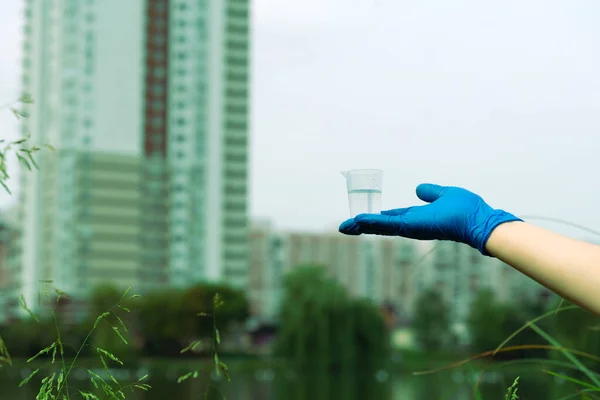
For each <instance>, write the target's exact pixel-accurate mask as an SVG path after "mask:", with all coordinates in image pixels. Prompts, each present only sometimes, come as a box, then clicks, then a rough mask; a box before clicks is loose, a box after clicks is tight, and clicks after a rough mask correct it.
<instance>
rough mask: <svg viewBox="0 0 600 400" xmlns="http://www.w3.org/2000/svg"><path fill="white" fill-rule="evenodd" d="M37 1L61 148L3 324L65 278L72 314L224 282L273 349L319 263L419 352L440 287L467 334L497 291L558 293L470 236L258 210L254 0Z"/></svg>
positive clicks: (42, 71)
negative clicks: (362, 226)
mask: <svg viewBox="0 0 600 400" xmlns="http://www.w3.org/2000/svg"><path fill="white" fill-rule="evenodd" d="M25 4H26V8H25V13H24V18H25V21H24V22H25V24H24V34H25V36H24V37H25V39H24V43H23V49H24V59H23V75H22V77H23V78H22V86H23V92H25V93H28V94H30V95H31V96H32V98H33V99H34V102H33V103H32V104H27V105H24V110H25V111H26V112H27V113H28V114H29V117H28V118H25V119H23V122H22V134H23V136H27V135H28V134H31V139H30V140H31V141H32V142H33V143H35V144H38V145H39V144H50V145H52V146H53V147H54V148H55V149H56V150H55V151H49V150H48V151H46V150H45V149H43V150H42V151H40V152H39V154H38V156H37V161H38V164H39V171H33V172H31V173H28V172H27V173H23V174H21V176H22V178H21V182H20V188H21V190H20V192H19V193H20V194H19V196H20V197H19V199H18V203H17V204H18V206H17V208H16V209H11V210H7V211H6V212H5V213H4V215H3V216H2V220H1V225H0V229H1V230H0V292H1V293H2V296H0V324H3V325H7V324H11V323H14V322H15V321H17V320H19V319H22V318H23V317H26V315H27V314H26V312H25V311H24V309H23V304H24V303H25V304H27V306H28V308H29V309H31V310H32V311H33V312H41V311H42V305H41V302H40V301H39V296H40V293H43V291H44V285H45V284H46V283H48V282H50V281H51V283H52V285H53V287H55V288H58V289H59V290H60V291H61V292H64V293H66V294H68V296H69V298H70V301H69V303H68V307H67V310H68V311H66V314H68V315H69V318H72V320H74V321H82V320H85V318H87V315H88V314H89V312H90V307H89V305H90V302H89V299H90V296H92V294H93V293H95V292H94V291H95V290H96V289H97V288H100V287H107V286H110V287H113V288H115V289H116V290H119V291H121V292H122V291H124V290H125V289H126V288H127V287H132V288H133V290H134V291H135V292H136V293H140V294H141V295H142V296H146V295H151V294H152V293H156V292H158V291H168V290H181V291H185V290H188V289H190V288H193V287H195V286H196V285H198V284H211V285H225V286H227V287H230V288H231V290H237V291H239V292H241V293H243V294H244V295H245V296H246V298H247V303H248V312H247V316H246V317H245V318H243V321H242V322H243V324H242V325H241V327H237V328H236V330H234V331H235V332H237V334H242V333H244V334H245V335H250V336H252V335H254V336H253V337H250V338H248V339H247V340H246V341H243V343H242V344H239V343H238V344H239V346H245V347H243V350H244V351H245V352H252V351H257V352H262V351H264V352H265V354H271V353H272V351H273V350H272V346H270V345H269V343H270V342H268V341H267V342H268V343H267V345H266V347H265V349H262V347H261V346H262V345H263V344H265V342H264V340H263V339H260V338H258V337H257V335H259V336H260V334H259V333H257V332H263V336H264V335H266V336H269V335H270V334H268V333H264V332H272V336H273V337H275V336H277V332H278V327H279V325H280V322H281V321H280V317H281V316H282V311H281V310H282V304H283V303H284V302H285V299H286V293H284V291H285V287H286V284H285V282H286V276H289V275H290V273H291V272H293V271H294V270H296V269H298V268H301V267H307V266H313V267H317V268H321V269H322V270H323V271H324V274H325V276H326V277H327V279H331V280H333V281H334V282H336V284H337V285H339V286H340V287H342V288H343V289H344V292H345V293H346V294H347V295H348V296H349V297H351V298H353V299H360V300H367V301H369V302H370V303H371V304H375V305H376V306H377V307H378V308H379V309H380V310H381V313H382V315H384V317H385V321H386V326H387V327H388V329H389V331H390V340H391V343H392V345H393V346H394V347H395V348H396V349H416V348H418V347H419V344H418V343H417V342H418V340H417V338H415V335H414V333H412V330H411V327H412V324H413V321H414V320H415V318H416V317H417V315H416V314H417V313H418V311H417V310H418V307H419V298H420V295H421V294H422V293H425V292H427V291H428V290H432V291H434V292H436V293H438V294H439V295H440V297H441V298H442V300H443V302H444V303H445V304H446V305H447V306H448V310H447V316H448V318H449V327H450V330H451V333H452V335H453V337H454V338H456V343H457V344H458V346H467V345H469V344H470V343H471V338H470V333H469V329H468V326H469V318H470V313H471V308H472V305H473V303H474V302H475V301H476V299H477V298H478V296H479V294H480V293H481V291H482V290H484V289H487V290H488V291H490V292H491V293H493V295H494V296H495V298H496V299H497V300H498V301H499V302H503V303H510V302H516V301H519V302H538V301H542V302H547V301H548V299H550V297H551V296H550V295H549V293H548V292H547V291H546V290H545V289H543V288H542V287H541V286H540V285H538V284H537V283H535V282H534V281H532V280H530V279H529V278H527V277H525V276H523V275H522V274H520V273H518V272H516V271H514V270H513V269H512V268H510V267H508V266H506V265H504V264H502V263H501V262H499V261H498V260H496V259H493V258H490V257H484V256H482V255H480V254H479V253H478V252H477V251H476V250H474V249H472V248H470V247H468V246H465V245H461V244H456V243H450V242H431V243H429V242H417V241H411V240H406V239H401V238H383V237H347V236H343V235H341V234H339V233H338V232H336V231H333V230H331V231H319V232H299V231H298V232H295V231H287V230H282V229H279V228H278V225H277V221H270V220H259V219H253V218H251V217H250V215H249V208H248V203H249V191H248V185H249V183H248V168H249V137H250V135H251V132H250V129H249V127H250V121H249V111H250V107H251V104H250V76H251V71H250V53H251V51H250V49H251V45H250V34H249V32H250V4H249V0H222V1H191V0H146V1H142V0H127V1H124V0H118V1H117V0H102V1H100V0H95V1H94V0H70V1H67V0H65V1H58V0H46V1H44V0H28V1H26V2H25ZM344 206H346V205H345V204H340V207H344ZM318 295H319V293H315V294H314V296H318ZM227 300H228V299H227V298H225V299H224V301H225V302H227ZM157 304H160V303H157ZM165 307H166V306H165ZM157 308H160V307H157ZM63 311H64V310H63ZM269 337H270V336H269ZM148 340H149V339H148ZM180 344H183V345H185V344H184V343H180ZM259 350H260V351H259Z"/></svg>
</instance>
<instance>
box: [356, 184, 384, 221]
mask: <svg viewBox="0 0 600 400" xmlns="http://www.w3.org/2000/svg"><path fill="white" fill-rule="evenodd" d="M348 199H349V200H350V214H351V215H352V216H353V217H355V216H357V215H358V214H379V213H380V212H381V190H376V189H359V190H351V191H349V192H348Z"/></svg>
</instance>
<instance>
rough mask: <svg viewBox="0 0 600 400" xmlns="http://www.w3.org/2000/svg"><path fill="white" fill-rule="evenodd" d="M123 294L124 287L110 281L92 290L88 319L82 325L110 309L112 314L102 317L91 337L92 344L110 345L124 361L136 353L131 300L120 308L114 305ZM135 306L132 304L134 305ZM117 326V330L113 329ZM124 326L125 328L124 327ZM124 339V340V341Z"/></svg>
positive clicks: (86, 324)
mask: <svg viewBox="0 0 600 400" xmlns="http://www.w3.org/2000/svg"><path fill="white" fill-rule="evenodd" d="M122 297H123V290H120V289H117V288H116V287H115V286H112V285H101V286H98V287H96V288H94V290H92V293H91V295H90V296H89V299H88V307H87V313H86V314H87V315H88V318H87V321H86V322H85V324H84V326H86V327H89V326H93V325H94V323H95V320H96V318H98V316H99V315H102V314H103V313H104V312H106V311H107V310H112V312H111V315H109V316H106V317H105V318H102V321H100V323H99V324H98V326H97V328H96V329H95V330H94V332H93V335H92V337H91V342H92V344H93V346H95V347H100V348H101V349H111V352H113V353H114V354H116V355H117V356H118V357H119V358H120V359H121V360H122V361H124V362H125V363H128V362H131V361H132V360H133V358H134V357H135V355H136V353H137V351H136V350H137V349H136V348H135V347H134V346H133V345H132V341H133V338H134V337H133V335H132V333H134V332H135V331H134V329H135V327H134V324H133V322H134V317H133V315H132V314H131V312H130V311H131V310H130V307H133V306H132V305H130V304H123V305H122V306H121V308H119V307H115V305H116V304H117V303H119V301H120V300H121V298H122ZM134 310H135V308H134ZM115 327H116V328H117V329H118V333H117V331H116V330H115ZM125 327H127V329H125ZM126 342H127V343H126Z"/></svg>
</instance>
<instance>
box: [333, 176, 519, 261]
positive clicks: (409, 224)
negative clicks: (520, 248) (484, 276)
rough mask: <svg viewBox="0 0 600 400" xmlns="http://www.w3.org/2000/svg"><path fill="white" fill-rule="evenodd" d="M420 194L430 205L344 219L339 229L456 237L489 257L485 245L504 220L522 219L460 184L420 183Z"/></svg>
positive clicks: (427, 237)
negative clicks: (458, 185) (491, 205)
mask: <svg viewBox="0 0 600 400" xmlns="http://www.w3.org/2000/svg"><path fill="white" fill-rule="evenodd" d="M417 196H418V197H419V199H421V200H423V201H426V202H428V203H430V204H426V205H423V206H414V207H408V208H398V209H395V210H389V211H382V212H381V214H360V215H357V216H356V217H355V218H350V219H349V220H347V221H345V222H343V223H342V224H341V225H340V228H339V231H340V232H341V233H344V234H346V235H361V234H363V233H364V234H374V235H385V236H403V237H407V238H411V239H419V240H435V239H437V240H452V241H455V242H461V243H465V244H468V245H469V246H471V247H474V248H476V249H477V250H479V252H481V254H483V255H486V256H489V255H490V254H489V253H488V252H487V251H486V250H485V245H486V243H487V241H488V239H489V237H490V234H491V233H492V231H493V230H494V229H495V228H496V227H497V226H498V225H500V224H502V223H504V222H510V221H522V219H520V218H517V217H515V216H514V215H512V214H509V213H507V212H505V211H503V210H495V209H493V208H492V207H490V206H489V205H488V204H486V203H485V201H483V199H482V198H481V197H479V196H478V195H476V194H475V193H472V192H469V191H468V190H465V189H461V188H458V187H452V186H439V185H433V184H428V183H426V184H421V185H419V186H417Z"/></svg>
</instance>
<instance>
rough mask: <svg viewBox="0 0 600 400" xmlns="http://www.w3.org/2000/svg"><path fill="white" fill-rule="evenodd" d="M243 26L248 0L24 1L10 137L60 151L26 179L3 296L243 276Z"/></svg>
mask: <svg viewBox="0 0 600 400" xmlns="http://www.w3.org/2000/svg"><path fill="white" fill-rule="evenodd" d="M249 23H250V10H249V0H223V1H221V2H213V1H210V2H198V1H192V0H179V1H177V2H174V1H167V0H147V1H142V0H130V1H129V0H128V1H122V0H102V1H68V2H64V1H58V0H44V1H42V0H33V1H28V2H26V7H25V42H24V47H23V48H24V60H23V71H24V73H23V88H24V91H25V92H27V93H30V94H31V95H32V97H33V99H34V103H33V104H32V105H30V106H29V109H28V112H29V114H30V117H29V118H27V119H25V120H24V123H23V133H24V134H25V133H31V135H32V142H33V143H35V144H42V143H48V144H51V145H53V146H54V147H55V148H56V149H57V151H56V152H49V151H43V152H40V154H39V164H40V171H39V172H35V173H30V174H23V181H22V189H23V190H22V193H21V199H20V204H22V210H21V212H20V215H21V222H20V224H21V231H22V237H21V240H20V244H19V255H18V257H16V259H15V260H14V268H15V270H17V271H18V273H17V278H16V280H15V281H14V282H13V285H14V286H13V288H12V290H11V292H10V296H12V298H17V297H18V296H19V295H20V294H21V293H24V294H25V297H26V299H27V300H28V302H29V303H31V304H33V303H35V302H34V301H33V299H35V298H36V295H37V291H38V287H39V285H38V282H39V280H41V279H53V280H54V281H55V284H56V286H58V287H59V288H61V289H62V290H64V291H66V292H68V293H71V294H73V295H74V296H78V295H84V294H85V293H86V292H87V291H88V290H89V289H90V288H91V286H92V285H93V284H96V283H99V282H112V283H115V284H118V285H121V286H126V285H133V286H135V287H137V288H140V289H144V288H152V287H156V286H162V285H165V284H166V285H181V286H182V285H188V284H190V283H193V282H196V281H200V280H206V279H211V280H216V279H225V280H226V281H227V282H228V283H230V284H232V285H234V286H237V287H244V286H245V285H246V281H247V272H248V271H247V270H248V250H249V249H248V205H247V198H248V172H247V171H248V130H249V126H248V113H249V111H248V109H249V104H248V103H249V38H250V31H249Z"/></svg>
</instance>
